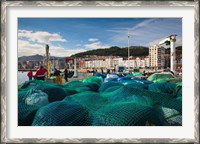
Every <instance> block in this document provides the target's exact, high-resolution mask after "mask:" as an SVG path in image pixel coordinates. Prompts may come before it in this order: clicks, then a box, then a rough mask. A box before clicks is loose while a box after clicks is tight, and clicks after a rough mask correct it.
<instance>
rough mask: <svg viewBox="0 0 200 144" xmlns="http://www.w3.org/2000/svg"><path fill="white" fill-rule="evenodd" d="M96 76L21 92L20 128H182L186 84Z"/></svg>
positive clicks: (38, 84) (34, 84)
mask: <svg viewBox="0 0 200 144" xmlns="http://www.w3.org/2000/svg"><path fill="white" fill-rule="evenodd" d="M103 79H104V78H103V77H102V76H91V77H87V78H85V79H83V80H74V81H71V82H67V83H64V84H62V85H58V84H54V83H47V82H44V81H38V80H33V81H28V82H25V83H24V84H23V85H22V86H21V87H19V88H18V125H19V126H149V125H151V126H181V125H182V83H180V82H179V83H153V82H151V81H148V80H144V79H139V78H131V77H119V76H118V77H117V80H116V81H107V82H105V81H103Z"/></svg>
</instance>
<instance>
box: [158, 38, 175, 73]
mask: <svg viewBox="0 0 200 144" xmlns="http://www.w3.org/2000/svg"><path fill="white" fill-rule="evenodd" d="M176 36H177V35H176V34H172V35H169V36H167V37H166V38H165V39H163V40H162V41H161V42H159V45H162V44H166V45H170V65H171V66H170V70H171V71H173V72H174V73H175V69H176V51H175V42H176Z"/></svg>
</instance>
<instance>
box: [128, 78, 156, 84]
mask: <svg viewBox="0 0 200 144" xmlns="http://www.w3.org/2000/svg"><path fill="white" fill-rule="evenodd" d="M131 80H133V81H135V82H138V83H141V84H146V85H149V84H152V83H153V82H152V81H148V80H145V79H142V78H131Z"/></svg>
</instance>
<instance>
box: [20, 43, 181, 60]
mask: <svg viewBox="0 0 200 144" xmlns="http://www.w3.org/2000/svg"><path fill="white" fill-rule="evenodd" d="M169 53H170V48H167V49H166V54H169ZM176 54H177V55H181V54H182V46H178V47H176ZM94 55H97V56H111V55H112V56H121V57H127V55H128V49H127V48H120V47H117V46H114V47H111V48H105V49H96V50H90V51H86V52H82V53H77V54H75V55H72V56H71V57H77V58H85V57H91V56H94ZM147 55H149V49H148V48H147V47H142V46H131V47H130V56H134V57H135V56H147ZM50 59H54V60H57V59H63V57H62V58H61V57H51V58H50ZM42 60H43V56H42V55H32V56H22V57H19V58H18V62H23V61H42Z"/></svg>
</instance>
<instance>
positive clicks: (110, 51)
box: [71, 46, 149, 58]
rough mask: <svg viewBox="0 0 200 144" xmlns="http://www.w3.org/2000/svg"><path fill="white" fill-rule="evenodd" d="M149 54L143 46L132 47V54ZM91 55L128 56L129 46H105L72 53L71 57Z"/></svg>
mask: <svg viewBox="0 0 200 144" xmlns="http://www.w3.org/2000/svg"><path fill="white" fill-rule="evenodd" d="M148 54H149V49H148V48H147V47H143V46H131V47H130V56H147V55H148ZM90 55H97V56H110V55H112V56H121V57H127V55H128V48H127V47H126V48H120V47H117V46H114V47H110V48H105V49H96V50H90V51H86V52H82V53H78V54H75V55H72V56H71V57H81V58H84V57H88V56H90Z"/></svg>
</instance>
